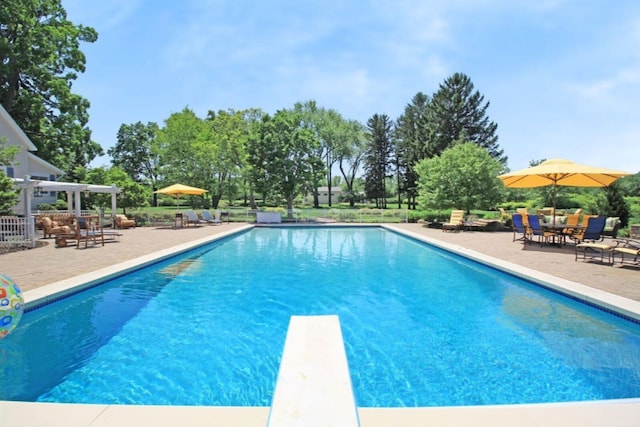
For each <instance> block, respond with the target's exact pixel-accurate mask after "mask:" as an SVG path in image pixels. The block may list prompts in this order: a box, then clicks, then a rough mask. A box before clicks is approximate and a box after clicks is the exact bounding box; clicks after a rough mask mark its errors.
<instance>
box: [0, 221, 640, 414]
mask: <svg viewBox="0 0 640 427" xmlns="http://www.w3.org/2000/svg"><path fill="white" fill-rule="evenodd" d="M174 261H175V262H174ZM274 267H275V268H274ZM451 268H456V269H458V270H460V276H459V277H457V278H455V279H453V280H452V278H451V274H450V271H451ZM200 273H204V274H200ZM412 273H422V274H412ZM88 294H91V298H87V295H88ZM548 296H551V297H552V298H553V299H551V300H548V299H547V298H546V297H548ZM116 307H118V309H119V310H118V311H117V312H116V311H115V308H116ZM332 313H337V314H338V315H339V316H340V320H341V324H342V329H343V334H344V338H345V345H346V349H347V355H348V358H349V363H350V367H351V373H352V381H353V384H354V389H355V394H356V400H357V403H358V405H359V406H364V407H367V406H433V405H470V404H490V403H523V402H547V401H566V400H593V399H611V398H620V397H634V396H638V383H639V381H638V372H639V369H638V364H639V363H640V362H639V361H638V356H637V354H639V352H638V351H637V346H638V336H639V332H638V326H637V325H636V324H633V323H629V322H626V321H624V320H622V319H619V318H616V317H615V316H611V315H609V314H606V313H603V312H601V311H599V310H596V309H594V308H592V307H588V306H584V305H582V304H580V303H578V302H576V301H573V300H569V299H565V298H560V299H559V298H557V295H555V294H554V293H553V292H549V291H546V290H544V289H540V288H538V287H536V286H533V285H531V284H529V283H527V282H524V281H520V280H515V281H514V280H513V278H512V277H510V276H508V275H504V274H502V273H499V272H496V271H494V270H492V269H488V268H485V267H483V266H480V265H478V264H476V263H473V262H468V261H465V260H463V259H461V258H459V257H457V256H453V255H451V254H448V253H446V252H443V251H440V250H437V249H434V248H431V247H429V246H427V245H424V244H422V243H419V242H416V241H413V240H411V239H407V238H405V237H402V236H399V235H397V234H394V233H389V232H386V231H383V230H380V229H355V228H341V229H331V230H327V229H299V228H297V229H260V230H254V231H252V232H250V233H245V234H243V235H241V236H238V237H237V238H234V239H226V240H224V241H222V242H218V243H216V244H213V245H209V246H207V247H205V248H201V249H198V250H197V251H196V253H192V254H185V255H181V256H179V257H177V258H176V259H175V260H172V262H168V261H166V262H162V263H159V264H157V265H154V266H152V267H148V268H145V269H143V270H142V271H141V272H139V273H136V274H129V275H126V276H124V277H122V278H119V279H117V280H116V281H114V282H113V283H110V284H107V285H102V286H100V287H96V288H94V289H92V290H91V291H88V292H83V293H82V294H79V295H76V296H74V297H70V298H67V299H65V300H64V302H63V303H56V304H52V305H49V306H47V307H43V308H41V309H38V310H36V311H33V312H31V313H28V314H27V315H25V317H24V318H23V323H21V325H20V327H19V331H16V332H15V333H14V334H15V336H14V335H12V336H11V337H12V338H13V339H12V340H11V341H10V344H8V345H5V344H7V343H5V342H0V358H2V359H4V360H0V362H2V366H6V368H5V369H4V376H3V379H2V382H1V383H0V392H1V393H2V395H1V396H0V398H2V399H10V400H39V401H58V402H102V403H138V404H144V403H146V404H174V405H177V404H187V405H233V406H235V405H257V406H267V405H269V403H270V397H271V394H272V393H273V387H274V382H275V377H276V374H277V369H278V363H279V357H280V353H281V351H282V346H283V343H284V337H285V334H286V325H287V323H288V319H289V316H290V315H292V314H332ZM52 317H54V318H56V319H57V320H58V323H57V324H55V325H54V324H52V323H51V321H50V319H51V318H52ZM184 332H187V333H186V334H185V333H184ZM5 341H6V340H5ZM158 344H159V345H158ZM24 348H28V349H29V350H30V351H29V352H26V351H24ZM44 361H46V362H48V364H46V365H45V364H43V362H44Z"/></svg>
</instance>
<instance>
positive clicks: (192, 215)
mask: <svg viewBox="0 0 640 427" xmlns="http://www.w3.org/2000/svg"><path fill="white" fill-rule="evenodd" d="M186 215H187V221H186V222H187V227H188V226H189V224H194V225H200V224H206V223H207V221H203V220H201V219H200V218H198V214H197V213H196V211H194V210H188V211H187V212H186Z"/></svg>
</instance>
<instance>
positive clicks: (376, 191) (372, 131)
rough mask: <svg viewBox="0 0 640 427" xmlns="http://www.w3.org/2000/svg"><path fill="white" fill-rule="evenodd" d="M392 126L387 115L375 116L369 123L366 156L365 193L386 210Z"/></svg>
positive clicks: (377, 205)
mask: <svg viewBox="0 0 640 427" xmlns="http://www.w3.org/2000/svg"><path fill="white" fill-rule="evenodd" d="M391 126H392V124H391V120H390V119H389V116H387V115H386V114H382V115H378V114H374V115H373V117H371V118H370V119H369V120H368V121H367V128H368V133H367V140H368V143H367V147H366V148H365V155H364V171H365V172H364V178H365V187H364V191H365V194H366V195H367V198H368V199H372V200H375V203H376V207H378V208H386V207H387V200H386V192H387V188H386V178H388V177H389V176H390V175H389V174H390V172H391V154H392V148H393V146H392V138H393V134H392V127H391Z"/></svg>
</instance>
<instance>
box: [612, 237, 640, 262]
mask: <svg viewBox="0 0 640 427" xmlns="http://www.w3.org/2000/svg"><path fill="white" fill-rule="evenodd" d="M618 243H623V246H615V247H614V248H613V249H612V250H611V265H614V264H615V263H616V255H620V264H625V262H629V263H631V264H633V265H640V242H636V241H633V240H629V239H623V240H619V241H618ZM625 255H629V256H631V257H632V259H631V261H625V259H624V257H625Z"/></svg>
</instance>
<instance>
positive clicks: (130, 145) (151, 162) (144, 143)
mask: <svg viewBox="0 0 640 427" xmlns="http://www.w3.org/2000/svg"><path fill="white" fill-rule="evenodd" d="M157 133H158V125H157V124H156V123H153V122H149V123H147V124H146V125H145V124H143V123H142V122H136V123H133V124H130V125H126V124H122V125H120V129H118V136H117V141H116V144H115V145H114V146H113V147H111V148H109V150H107V153H108V154H109V155H110V156H111V163H112V164H113V166H117V167H119V168H121V169H122V170H123V171H125V172H126V173H127V174H128V175H129V176H130V177H131V178H132V179H133V180H134V181H136V182H138V183H142V184H148V185H150V186H151V188H152V190H153V191H155V190H157V189H158V181H159V180H160V155H159V154H158V146H157V143H156V135H157ZM153 196H154V203H153V204H154V205H156V204H157V203H156V201H157V199H156V198H157V194H156V193H153Z"/></svg>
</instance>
